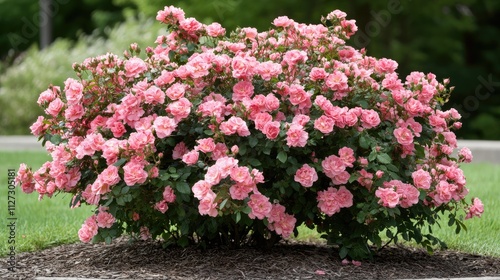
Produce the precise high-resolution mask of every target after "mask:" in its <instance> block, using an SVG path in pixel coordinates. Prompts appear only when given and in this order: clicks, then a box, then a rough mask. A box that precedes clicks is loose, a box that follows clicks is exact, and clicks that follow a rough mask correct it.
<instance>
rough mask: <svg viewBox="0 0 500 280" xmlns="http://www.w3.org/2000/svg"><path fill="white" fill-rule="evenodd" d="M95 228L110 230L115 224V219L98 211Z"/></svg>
mask: <svg viewBox="0 0 500 280" xmlns="http://www.w3.org/2000/svg"><path fill="white" fill-rule="evenodd" d="M96 221H97V226H98V227H100V228H110V227H112V226H113V224H114V223H115V217H113V215H111V214H110V213H108V212H104V211H102V212H101V211H100V212H99V214H97V216H96Z"/></svg>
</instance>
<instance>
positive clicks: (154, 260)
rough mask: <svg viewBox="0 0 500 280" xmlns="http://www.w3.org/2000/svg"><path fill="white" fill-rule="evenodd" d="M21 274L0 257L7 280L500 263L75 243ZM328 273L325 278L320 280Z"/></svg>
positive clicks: (457, 268)
mask: <svg viewBox="0 0 500 280" xmlns="http://www.w3.org/2000/svg"><path fill="white" fill-rule="evenodd" d="M16 257H17V261H18V268H17V272H16V273H12V272H9V271H8V270H7V269H6V268H7V259H5V258H3V259H0V264H1V268H0V277H1V278H3V279H33V278H35V277H37V276H45V277H82V278H102V279H363V280H366V279H412V278H413V279H415V278H433V277H477V276H500V258H491V257H485V256H477V255H471V254H464V253H460V252H453V251H440V252H436V253H435V254H434V255H428V254H427V253H426V252H425V251H423V250H421V249H414V248H407V247H388V248H385V249H384V250H382V251H381V252H380V253H379V254H378V255H377V257H376V258H375V259H374V260H373V261H365V262H363V263H362V264H361V266H354V265H352V264H350V265H342V264H341V260H340V259H339V257H338V256H337V252H336V251H335V250H334V249H332V248H331V247H327V246H325V245H322V244H304V243H286V244H285V243H284V244H279V245H278V246H275V247H273V248H272V249H269V250H259V249H255V248H253V249H252V248H245V249H209V250H205V251H201V250H199V249H195V248H187V249H182V248H170V249H162V247H161V245H160V244H158V243H154V242H135V243H128V242H127V241H125V240H121V241H118V242H115V243H114V244H111V245H91V244H82V243H78V244H71V245H63V246H58V247H54V248H51V249H47V250H43V251H38V252H33V253H22V254H18V255H17V256H16ZM321 272H324V275H320V273H321Z"/></svg>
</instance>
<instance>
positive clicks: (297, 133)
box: [286, 124, 309, 147]
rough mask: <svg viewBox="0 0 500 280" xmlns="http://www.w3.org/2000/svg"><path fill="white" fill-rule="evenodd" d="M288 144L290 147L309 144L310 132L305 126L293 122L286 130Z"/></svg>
mask: <svg viewBox="0 0 500 280" xmlns="http://www.w3.org/2000/svg"><path fill="white" fill-rule="evenodd" d="M286 136H287V137H286V144H287V145H288V146H289V147H304V146H305V145H306V144H307V139H308V138H309V134H307V132H306V131H304V128H303V127H302V126H300V125H297V124H292V125H291V126H290V128H289V129H288V131H287V132H286Z"/></svg>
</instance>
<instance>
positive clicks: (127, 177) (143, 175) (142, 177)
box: [123, 160, 148, 186]
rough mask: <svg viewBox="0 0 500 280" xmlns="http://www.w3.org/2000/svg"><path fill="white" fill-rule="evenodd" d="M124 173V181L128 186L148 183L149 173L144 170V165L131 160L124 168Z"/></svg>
mask: <svg viewBox="0 0 500 280" xmlns="http://www.w3.org/2000/svg"><path fill="white" fill-rule="evenodd" d="M123 171H124V178H123V179H124V181H125V183H126V184H127V186H133V185H135V184H142V183H144V182H146V179H147V178H148V173H147V172H146V171H145V170H144V163H142V162H140V161H137V160H131V161H129V162H127V163H126V164H125V165H124V166H123Z"/></svg>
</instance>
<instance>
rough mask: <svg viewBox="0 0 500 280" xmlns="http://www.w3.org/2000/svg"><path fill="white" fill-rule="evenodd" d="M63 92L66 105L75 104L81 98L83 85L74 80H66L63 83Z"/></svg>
mask: <svg viewBox="0 0 500 280" xmlns="http://www.w3.org/2000/svg"><path fill="white" fill-rule="evenodd" d="M64 92H65V93H66V100H67V101H68V105H74V104H77V103H78V102H80V100H81V99H82V97H83V94H82V92H83V85H82V84H81V83H80V82H79V81H77V80H75V79H72V78H68V79H66V81H65V82H64Z"/></svg>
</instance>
